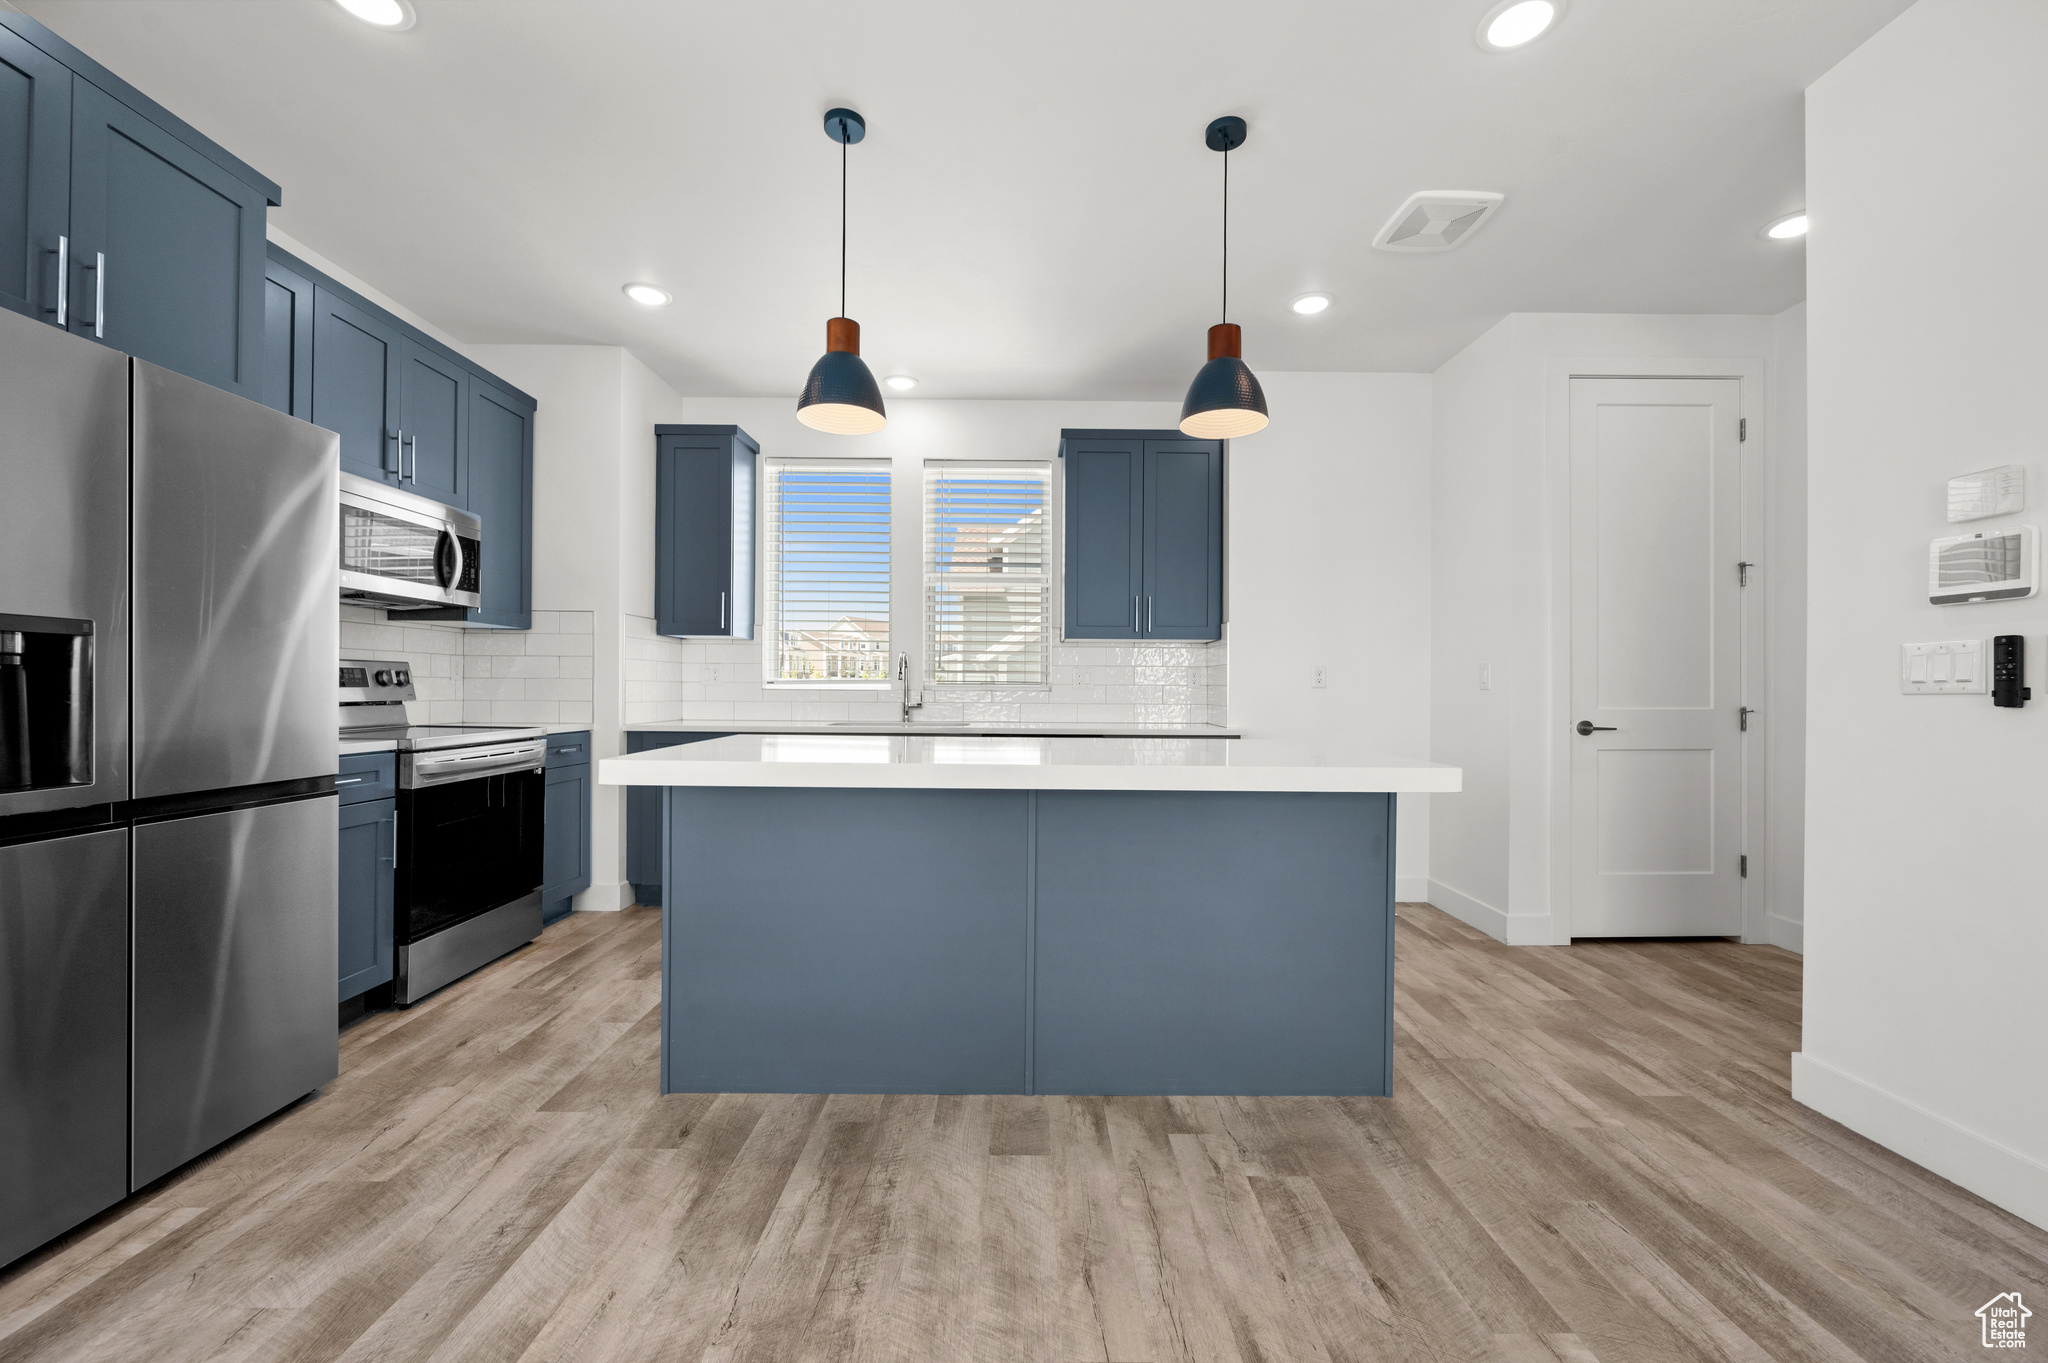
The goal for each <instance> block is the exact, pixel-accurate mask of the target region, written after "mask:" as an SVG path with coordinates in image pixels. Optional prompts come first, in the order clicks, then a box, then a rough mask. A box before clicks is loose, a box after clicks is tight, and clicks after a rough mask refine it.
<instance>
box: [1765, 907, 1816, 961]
mask: <svg viewBox="0 0 2048 1363" xmlns="http://www.w3.org/2000/svg"><path fill="white" fill-rule="evenodd" d="M1764 940H1765V941H1766V942H1769V943H1770V944H1771V945H1772V946H1774V947H1783V948H1785V950H1787V951H1796V952H1798V953H1799V954H1800V955H1802V956H1804V955H1805V954H1806V924H1804V923H1802V922H1800V921H1799V920H1798V919H1797V918H1780V917H1778V916H1777V915H1776V914H1771V915H1769V916H1768V917H1766V918H1765V919H1764Z"/></svg>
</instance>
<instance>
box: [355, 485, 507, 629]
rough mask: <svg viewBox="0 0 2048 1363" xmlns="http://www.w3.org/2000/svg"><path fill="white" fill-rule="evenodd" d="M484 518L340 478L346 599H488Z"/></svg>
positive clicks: (418, 602) (454, 602) (471, 602)
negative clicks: (484, 597)
mask: <svg viewBox="0 0 2048 1363" xmlns="http://www.w3.org/2000/svg"><path fill="white" fill-rule="evenodd" d="M483 539H484V523H483V522H482V521H481V520H479V519H478V518H477V517H475V516H473V515H471V514H470V513H469V512H467V511H464V510H462V509H461V508H459V507H453V506H444V505H443V504H441V503H440V502H437V501H434V500H432V499H431V498H428V497H421V496H419V495H417V494H416V493H411V492H400V491H399V490H398V489H397V488H395V487H391V486H388V485H387V484H384V483H379V482H375V481H373V480H372V479H369V478H358V477H356V476H355V475H354V474H352V473H344V474H342V475H341V599H342V600H344V601H373V602H378V603H380V604H386V605H396V606H463V607H475V606H480V605H482V604H483V565H482V563H481V562H480V560H481V558H482V555H483Z"/></svg>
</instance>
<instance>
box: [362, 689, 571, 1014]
mask: <svg viewBox="0 0 2048 1363" xmlns="http://www.w3.org/2000/svg"><path fill="white" fill-rule="evenodd" d="M413 691H414V688H413V683H412V673H411V671H410V668H409V666H408V665H407V664H406V663H403V662H377V661H374V660H368V659H354V658H344V659H343V660H342V663H341V736H342V738H343V739H379V740H388V741H390V742H392V743H393V744H394V745H395V746H396V748H397V754H398V848H397V852H396V863H397V866H396V872H397V874H396V885H395V887H394V888H395V890H396V894H395V896H394V900H395V905H396V908H395V911H394V912H395V921H394V923H393V940H394V942H395V943H396V947H397V950H396V953H395V955H396V970H397V973H396V978H395V980H394V994H395V998H396V1001H397V1002H398V1004H399V1005H400V1006H402V1007H404V1006H410V1005H411V1004H413V1003H415V1002H417V1001H418V1000H420V999H422V998H424V997H425V996H426V995H428V994H431V993H432V992H433V991H434V990H436V989H439V988H440V987H441V986H442V985H444V984H447V983H449V982H450V981H452V980H456V979H460V978H461V977H462V976H464V975H467V974H468V973H469V972H470V971H472V970H475V969H476V968H477V967H478V966H481V965H486V964H488V963H489V962H491V961H494V960H496V959H497V958H498V957H500V956H503V955H504V954H505V953H506V952H508V951H511V950H513V949H515V948H517V947H520V946H523V945H524V944H526V943H527V942H530V941H532V940H533V939H534V938H536V937H538V936H539V935H540V928H541V921H540V915H541V903H540V884H541V839H542V836H543V823H544V802H545V797H546V776H545V774H544V771H543V769H544V767H545V766H546V763H547V732H546V730H544V729H539V728H519V727H515V726H508V725H489V724H424V725H416V724H409V723H407V722H406V715H405V702H406V701H409V700H411V699H413Z"/></svg>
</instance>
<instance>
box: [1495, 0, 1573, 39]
mask: <svg viewBox="0 0 2048 1363" xmlns="http://www.w3.org/2000/svg"><path fill="white" fill-rule="evenodd" d="M1563 8H1564V4H1563V0H1503V3H1501V4H1498V5H1495V6H1494V7H1493V8H1492V9H1490V10H1488V11H1487V12H1486V17H1485V18H1484V19H1481V20H1480V21H1479V45H1480V46H1481V47H1483V48H1485V49H1487V50H1488V51H1490V52H1506V51H1508V50H1509V49H1510V48H1516V47H1521V46H1522V45H1523V44H1525V43H1532V42H1534V41H1535V40H1536V39H1538V38H1540V37H1542V36H1543V35H1544V34H1545V33H1547V32H1549V31H1550V26H1551V25H1552V24H1555V23H1556V22H1557V16H1558V12H1559V11H1560V10H1562V9H1563Z"/></svg>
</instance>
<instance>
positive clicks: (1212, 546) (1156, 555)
mask: <svg viewBox="0 0 2048 1363" xmlns="http://www.w3.org/2000/svg"><path fill="white" fill-rule="evenodd" d="M1060 436H1061V439H1060V452H1061V454H1062V456H1063V457H1064V461H1065V469H1066V477H1065V487H1066V497H1065V505H1066V637H1067V638H1069V639H1190V640H1212V639H1220V638H1222V637H1223V445H1222V442H1221V441H1216V440H1190V439H1188V438H1186V437H1185V436H1182V435H1180V434H1179V433H1178V432H1174V431H1062V432H1061V433H1060Z"/></svg>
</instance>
